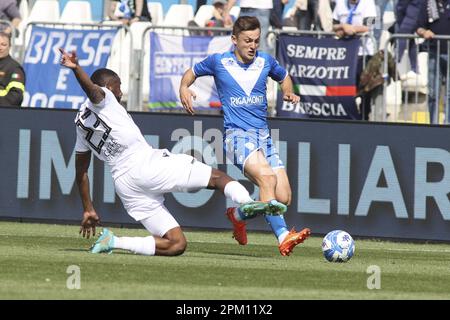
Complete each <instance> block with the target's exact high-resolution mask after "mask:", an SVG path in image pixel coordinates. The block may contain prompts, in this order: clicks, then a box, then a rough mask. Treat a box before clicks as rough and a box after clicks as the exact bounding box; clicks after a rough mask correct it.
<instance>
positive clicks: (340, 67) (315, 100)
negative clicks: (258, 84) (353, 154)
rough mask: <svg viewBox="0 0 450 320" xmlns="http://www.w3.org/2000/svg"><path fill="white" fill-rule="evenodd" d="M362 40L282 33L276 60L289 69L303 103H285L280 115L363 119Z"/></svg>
mask: <svg viewBox="0 0 450 320" xmlns="http://www.w3.org/2000/svg"><path fill="white" fill-rule="evenodd" d="M359 45H360V40H359V39H348V40H347V39H346V40H340V39H334V38H321V39H318V38H315V37H303V36H292V35H284V34H281V35H280V36H279V41H278V50H277V51H278V53H277V59H278V61H279V62H280V64H281V65H282V66H284V67H285V68H286V70H287V71H288V73H289V75H290V76H291V78H292V81H293V83H294V88H295V92H296V93H297V94H300V102H299V103H297V104H295V105H294V104H291V103H287V102H284V101H283V99H282V94H281V91H279V92H278V99H277V115H278V116H281V117H291V118H333V119H358V120H359V119H361V115H360V113H359V112H358V110H357V107H356V103H355V95H356V92H357V88H356V66H357V59H358V48H359Z"/></svg>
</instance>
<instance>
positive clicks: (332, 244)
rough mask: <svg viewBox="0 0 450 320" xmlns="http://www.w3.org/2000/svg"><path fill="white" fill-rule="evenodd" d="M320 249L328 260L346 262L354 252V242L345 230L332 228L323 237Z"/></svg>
mask: <svg viewBox="0 0 450 320" xmlns="http://www.w3.org/2000/svg"><path fill="white" fill-rule="evenodd" d="M322 251H323V255H324V257H325V259H327V260H328V261H330V262H347V261H348V260H350V259H351V258H352V257H353V254H354V253H355V242H354V241H353V238H352V236H351V235H350V234H348V233H347V232H345V231H342V230H333V231H331V232H329V233H328V234H327V235H326V236H325V237H324V238H323V241H322Z"/></svg>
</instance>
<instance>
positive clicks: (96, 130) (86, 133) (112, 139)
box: [75, 88, 153, 179]
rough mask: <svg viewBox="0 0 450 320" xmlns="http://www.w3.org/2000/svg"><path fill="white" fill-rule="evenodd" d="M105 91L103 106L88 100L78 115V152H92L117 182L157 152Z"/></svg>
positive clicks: (106, 90) (76, 119)
mask: <svg viewBox="0 0 450 320" xmlns="http://www.w3.org/2000/svg"><path fill="white" fill-rule="evenodd" d="M102 89H103V91H104V92H105V98H104V99H103V100H102V101H101V102H100V103H98V104H93V103H92V102H91V101H90V100H89V99H87V100H86V101H85V102H84V103H83V104H82V105H81V108H80V110H79V112H78V113H77V116H76V118H75V124H76V131H77V141H76V144H75V151H77V152H86V151H89V150H91V151H92V152H93V153H94V154H95V155H96V156H97V157H98V158H99V159H100V160H103V161H105V162H106V163H107V164H108V165H109V166H110V168H111V173H112V177H113V179H116V178H117V177H119V176H120V175H122V174H124V173H125V172H127V171H128V170H130V169H131V168H132V167H133V166H134V165H135V164H136V163H137V162H138V161H139V160H140V159H141V158H142V157H143V156H144V155H145V154H148V153H149V152H150V153H152V150H153V149H152V147H151V146H149V145H148V144H147V141H146V140H145V138H144V136H143V135H142V133H141V131H140V130H139V128H138V127H137V126H136V124H135V123H134V121H133V119H132V118H131V116H130V115H129V114H128V113H127V111H126V110H125V108H124V107H123V106H122V105H121V104H120V103H119V102H118V101H117V99H116V97H115V96H114V94H113V93H112V92H111V91H110V90H108V89H106V88H102ZM141 155H142V156H141Z"/></svg>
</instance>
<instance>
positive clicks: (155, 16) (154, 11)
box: [147, 2, 164, 26]
mask: <svg viewBox="0 0 450 320" xmlns="http://www.w3.org/2000/svg"><path fill="white" fill-rule="evenodd" d="M147 5H148V10H149V11H150V15H151V17H152V24H153V25H154V26H158V25H160V24H161V23H162V22H163V20H164V11H163V7H162V4H161V2H147Z"/></svg>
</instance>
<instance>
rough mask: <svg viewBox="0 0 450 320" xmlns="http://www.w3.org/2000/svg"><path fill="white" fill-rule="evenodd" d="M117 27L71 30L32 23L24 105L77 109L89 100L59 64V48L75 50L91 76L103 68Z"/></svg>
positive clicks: (26, 55) (70, 75)
mask: <svg viewBox="0 0 450 320" xmlns="http://www.w3.org/2000/svg"><path fill="white" fill-rule="evenodd" d="M116 33H117V29H107V30H68V29H60V28H50V27H39V26H33V29H32V31H31V36H30V41H29V43H28V46H27V50H26V52H25V58H24V62H23V67H24V69H25V73H26V75H27V83H26V86H25V88H26V92H25V96H24V101H23V103H22V105H23V106H30V107H40V108H63V109H78V107H79V106H80V105H81V104H82V103H83V102H84V100H85V99H86V97H85V95H84V92H83V90H82V89H81V88H80V86H79V84H78V82H77V80H76V78H75V76H73V75H72V74H71V73H72V71H71V70H70V69H68V68H62V67H61V66H60V65H59V62H60V58H61V54H60V52H59V50H58V49H59V48H64V50H66V51H67V52H70V51H73V50H75V51H76V52H77V56H78V61H79V63H80V65H81V66H82V67H83V69H84V70H85V71H86V72H87V73H88V74H89V75H90V74H92V73H93V72H94V71H95V70H96V69H98V68H104V67H105V66H106V63H107V61H108V58H109V55H110V53H111V47H112V43H113V39H114V37H115V35H116Z"/></svg>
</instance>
